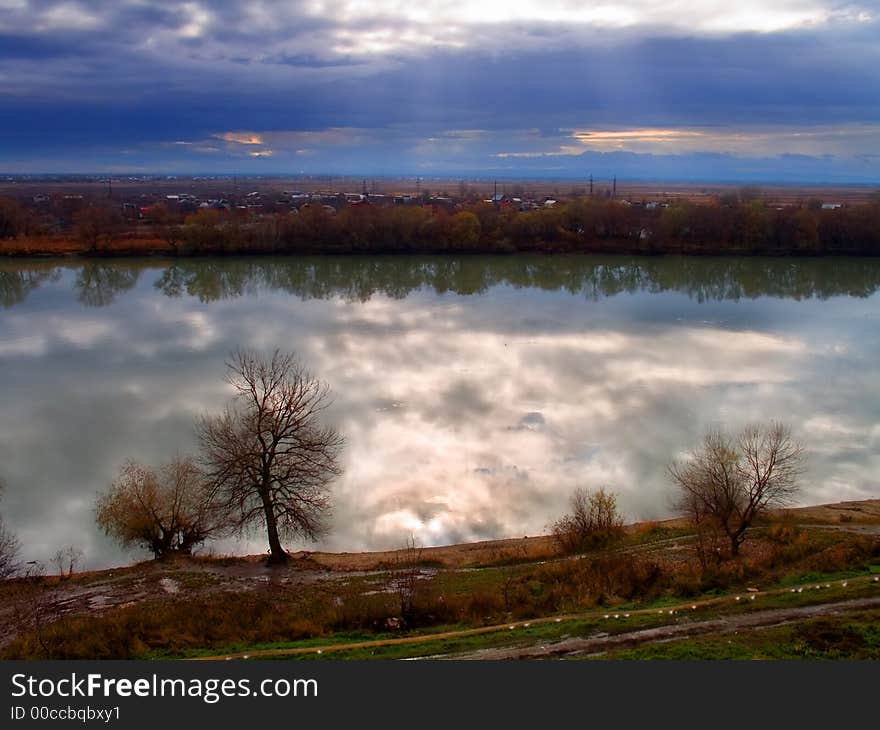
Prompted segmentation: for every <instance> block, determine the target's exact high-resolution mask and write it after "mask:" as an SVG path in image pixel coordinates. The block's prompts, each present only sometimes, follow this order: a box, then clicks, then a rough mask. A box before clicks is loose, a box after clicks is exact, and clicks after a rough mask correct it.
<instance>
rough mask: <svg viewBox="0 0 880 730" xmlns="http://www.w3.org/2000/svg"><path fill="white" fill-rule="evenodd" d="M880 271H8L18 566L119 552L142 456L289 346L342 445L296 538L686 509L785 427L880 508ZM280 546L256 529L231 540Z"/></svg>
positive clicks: (572, 264) (334, 266) (2, 377)
mask: <svg viewBox="0 0 880 730" xmlns="http://www.w3.org/2000/svg"><path fill="white" fill-rule="evenodd" d="M878 287H880V260H878V259H848V258H838V259H784V260H783V259H765V258H749V259H743V258H677V257H657V258H637V257H586V256H544V257H539V256H534V257H532V256H526V255H516V256H506V257H502V256H499V257H477V256H474V257H465V258H454V257H323V258H318V257H316V258H268V257H266V258H228V259H180V260H174V261H171V260H145V261H140V260H137V261H136V260H130V261H129V260H121V261H106V262H105V261H80V260H70V261H61V260H35V259H28V260H23V259H18V260H15V259H6V260H3V261H2V262H0V481H2V482H3V483H5V485H6V489H5V493H4V495H3V499H2V502H0V513H2V514H3V515H4V516H5V519H6V521H7V523H8V525H9V526H10V527H11V528H12V529H13V530H14V531H15V532H16V533H17V534H18V537H19V539H20V541H21V543H22V545H23V549H22V557H23V558H24V559H27V560H31V559H38V560H46V559H47V558H48V557H49V556H50V555H51V554H52V553H53V552H54V551H55V550H56V549H58V548H60V547H63V546H67V545H73V546H76V547H78V548H81V549H82V550H83V551H84V552H85V560H84V563H83V565H84V566H85V567H89V568H99V567H106V566H110V565H115V564H119V563H121V562H126V561H129V560H132V559H136V558H140V557H145V555H146V554H144V553H139V552H137V551H134V552H132V553H130V554H127V555H126V554H123V553H122V552H121V551H120V549H119V548H118V547H116V546H115V545H114V544H113V543H112V542H110V540H108V539H107V538H106V537H105V536H103V534H101V533H100V531H99V530H98V529H97V528H96V526H95V524H94V514H93V513H94V501H95V496H96V494H97V493H98V492H99V491H101V490H103V489H105V488H106V486H107V485H108V484H109V482H110V481H111V480H112V479H113V478H114V476H115V475H116V473H117V472H118V470H119V468H120V466H121V465H122V463H123V462H124V461H125V460H126V459H127V458H134V459H138V460H141V461H144V462H147V463H159V462H161V461H163V460H167V459H168V458H170V457H171V456H173V455H174V454H175V453H177V452H178V451H179V452H181V453H187V452H190V451H192V450H194V449H195V448H196V441H195V436H194V429H193V422H194V419H196V418H197V417H198V416H199V415H201V414H204V413H215V412H218V411H219V410H221V409H222V408H223V407H224V405H225V404H226V403H227V401H228V399H229V396H230V392H229V386H228V385H227V384H226V383H225V382H224V378H223V376H224V360H225V359H226V357H227V355H228V353H229V352H230V351H231V350H232V349H233V348H236V347H248V348H257V349H261V350H271V349H272V348H276V347H278V348H281V349H283V350H294V351H295V352H296V353H298V355H299V357H300V359H301V360H302V361H303V362H304V363H305V364H306V365H307V367H308V368H309V369H310V370H311V371H313V372H314V373H315V374H317V375H319V376H320V377H321V378H322V379H324V380H326V381H327V382H328V383H329V384H330V386H331V388H332V393H333V397H334V401H333V405H332V407H331V408H330V409H329V411H328V412H327V418H328V419H329V420H330V421H332V423H333V424H334V425H335V426H336V427H337V428H338V429H339V430H340V431H341V432H342V433H343V434H344V436H345V438H346V447H345V450H344V455H343V466H344V468H345V474H344V476H343V477H342V478H341V479H339V480H338V482H336V483H335V485H334V487H333V495H334V509H333V518H332V525H333V527H332V531H331V532H330V534H329V535H328V537H327V538H325V539H324V540H323V541H322V542H321V543H320V544H317V545H314V544H304V543H293V544H291V545H289V547H291V548H293V549H298V548H308V549H327V550H346V551H353V550H362V549H381V548H389V547H397V546H402V545H403V544H404V543H405V542H406V540H407V538H408V537H409V536H410V535H412V536H414V537H415V539H416V540H417V541H418V542H419V543H421V544H422V545H426V546H427V545H437V544H444V543H451V542H461V541H471V540H480V539H489V538H497V537H509V536H522V535H535V534H539V533H541V532H543V531H544V530H545V529H546V528H547V525H548V524H549V523H550V522H552V521H553V519H555V518H556V517H558V516H559V515H560V514H561V513H563V512H564V511H565V509H566V505H567V500H568V497H569V495H570V493H571V492H572V490H573V489H574V488H575V487H577V486H589V487H598V486H606V487H608V488H610V489H611V490H613V491H615V492H617V494H618V500H619V504H620V507H621V508H622V511H623V512H624V513H625V515H626V517H627V518H628V519H630V520H637V519H656V518H662V517H667V516H670V515H671V506H670V503H671V496H672V487H671V485H670V483H669V480H668V478H667V476H666V473H665V466H666V464H668V463H669V461H670V460H671V459H673V458H676V457H679V456H681V455H682V454H684V453H686V451H687V450H688V449H689V448H691V447H693V446H694V445H695V444H696V443H697V442H698V440H699V438H700V436H701V434H702V433H703V432H704V431H705V429H706V428H707V427H710V426H717V425H721V426H725V427H728V428H737V427H739V426H741V425H742V424H744V423H746V422H751V421H766V420H769V419H771V418H775V419H780V420H783V421H785V422H786V423H788V424H790V426H791V427H792V430H793V432H794V435H795V437H796V438H798V439H799V440H800V441H802V442H803V444H804V446H805V447H806V451H807V455H808V461H807V466H808V470H807V473H806V474H805V475H804V478H803V489H802V492H801V495H800V498H799V503H801V504H808V503H816V502H828V501H838V500H848V499H864V498H868V497H877V496H880V486H878V484H880V477H878V474H880V377H878V363H880V295H878ZM210 547H212V549H214V550H215V551H218V552H221V553H223V552H263V551H265V548H266V546H265V541H264V540H262V539H261V538H260V535H259V534H255V535H253V536H250V537H246V538H243V539H242V540H239V541H224V542H221V543H218V544H214V545H212V546H210Z"/></svg>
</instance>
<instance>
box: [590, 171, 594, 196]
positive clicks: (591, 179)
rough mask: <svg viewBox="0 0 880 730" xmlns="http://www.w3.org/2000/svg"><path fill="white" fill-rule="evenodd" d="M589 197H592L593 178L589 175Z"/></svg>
mask: <svg viewBox="0 0 880 730" xmlns="http://www.w3.org/2000/svg"><path fill="white" fill-rule="evenodd" d="M590 197H591V198H592V197H593V176H592V175H590Z"/></svg>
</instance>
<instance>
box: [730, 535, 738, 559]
mask: <svg viewBox="0 0 880 730" xmlns="http://www.w3.org/2000/svg"><path fill="white" fill-rule="evenodd" d="M737 555H739V535H731V536H730V556H731V557H732V558H735V557H736V556H737Z"/></svg>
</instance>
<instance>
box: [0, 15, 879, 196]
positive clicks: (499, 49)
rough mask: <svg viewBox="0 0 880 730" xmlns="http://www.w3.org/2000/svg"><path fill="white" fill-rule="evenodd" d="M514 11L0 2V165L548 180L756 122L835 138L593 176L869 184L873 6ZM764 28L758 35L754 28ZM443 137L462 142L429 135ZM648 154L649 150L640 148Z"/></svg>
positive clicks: (712, 148) (874, 90) (642, 162)
mask: <svg viewBox="0 0 880 730" xmlns="http://www.w3.org/2000/svg"><path fill="white" fill-rule="evenodd" d="M453 5H454V4H453ZM521 5H523V7H526V11H522V12H521V11H520V10H518V9H509V12H508V15H509V17H510V19H509V20H508V21H507V22H495V20H494V19H492V22H488V21H487V18H486V17H483V16H479V17H477V11H476V10H473V9H472V7H471V6H467V7H465V6H462V8H460V9H459V11H457V12H458V16H461V17H460V18H459V17H458V16H455V17H453V14H452V10H448V9H447V6H448V7H452V6H450V5H449V3H445V4H444V3H430V2H429V3H427V4H426V5H425V6H420V7H422V8H423V12H422V14H421V15H420V14H419V12H420V11H419V8H416V7H414V6H413V7H410V6H408V5H400V4H394V3H376V4H375V7H373V5H371V6H370V9H369V10H365V9H364V6H363V5H362V4H357V3H340V4H338V7H334V8H330V6H329V5H326V4H324V3H297V4H292V5H284V6H277V5H276V4H270V3H259V2H254V3H248V4H241V3H231V2H228V3H224V2H215V3H210V4H208V3H197V2H189V3H171V2H157V3H150V4H146V3H133V2H93V3H88V4H85V3H82V4H77V3H75V2H49V1H46V2H26V1H25V0H6V1H5V2H0V99H2V103H3V108H4V114H3V116H2V119H0V168H3V169H6V170H8V171H10V172H15V171H18V170H21V171H36V170H37V169H47V168H54V169H74V168H78V169H105V168H119V169H122V168H125V167H129V168H132V169H148V168H152V169H163V168H164V169H168V168H174V169H184V170H186V169H188V170H196V171H197V170H212V169H214V170H221V169H224V170H229V169H241V170H245V171H247V170H250V171H269V172H271V171H296V170H299V169H303V170H306V171H318V170H324V169H326V170H328V171H335V170H363V171H364V172H375V173H378V172H406V171H415V170H417V169H432V170H436V171H438V172H444V171H445V172H449V173H452V174H457V173H465V172H472V171H473V172H478V171H480V170H486V169H492V170H495V171H500V172H504V171H505V170H507V171H509V172H510V173H511V174H516V173H517V172H518V171H527V172H534V173H536V174H552V173H556V174H565V175H568V174H573V173H574V172H575V171H578V172H581V171H582V170H583V167H584V164H585V163H589V164H599V165H601V163H602V162H603V160H602V159H599V160H583V159H579V158H578V155H580V154H581V153H583V152H599V153H603V154H605V153H607V152H609V150H595V149H591V148H586V147H581V148H578V147H577V146H576V145H575V146H574V147H572V146H571V142H570V139H569V137H570V135H571V132H572V130H583V129H606V128H643V127H652V128H653V127H689V128H699V129H709V130H711V129H713V128H716V127H725V128H732V129H735V130H739V131H741V132H742V133H743V134H744V135H745V136H746V137H748V135H749V134H751V133H752V131H751V130H753V129H754V128H756V127H758V128H766V127H768V126H773V127H775V128H776V129H777V130H781V131H782V132H783V133H784V132H785V130H786V129H788V128H791V129H792V134H794V133H795V132H797V131H798V130H799V129H801V128H803V127H805V126H806V127H811V126H812V127H823V128H830V127H835V128H838V127H839V128H842V129H843V130H844V133H843V134H842V135H840V139H839V140H838V141H837V143H836V144H835V145H831V146H830V147H828V148H827V149H824V148H822V146H821V145H820V144H814V145H813V146H809V145H801V146H798V145H799V142H797V140H794V137H792V139H793V140H794V141H793V142H792V143H791V145H789V146H790V147H791V149H785V148H783V149H782V150H781V151H782V152H791V153H797V154H802V155H804V156H805V157H806V158H807V159H803V160H801V159H798V158H790V159H777V154H775V153H770V152H768V151H767V149H766V148H756V149H755V150H754V151H753V152H752V154H748V150H745V151H744V150H742V149H727V148H725V147H724V144H725V143H724V142H723V141H721V142H717V143H716V142H712V141H707V142H706V146H705V148H704V149H698V150H693V149H687V150H676V149H665V148H662V147H660V148H658V149H656V150H646V149H633V148H631V147H626V146H624V151H630V152H637V153H639V157H636V158H634V159H633V160H632V161H631V163H632V164H631V165H629V166H631V167H632V168H633V170H630V169H628V161H627V160H626V159H623V158H618V159H613V160H610V161H609V162H611V163H613V164H612V165H609V167H614V168H615V169H616V171H617V174H620V175H636V174H643V176H644V173H645V169H644V168H645V167H646V166H647V168H648V173H647V174H648V175H662V176H667V177H670V176H671V177H682V176H683V177H704V176H705V175H706V174H707V172H708V173H711V172H712V171H713V170H715V169H716V168H717V169H718V170H720V176H721V177H731V178H739V179H751V178H761V177H765V178H766V177H768V176H769V177H773V176H774V175H777V174H778V173H779V171H780V170H781V171H785V170H787V169H789V168H791V169H792V170H793V172H792V177H793V178H796V179H810V178H814V177H815V175H817V174H819V173H820V172H822V171H823V170H828V169H831V171H832V173H834V176H837V177H841V178H846V177H847V176H850V177H852V178H854V179H859V180H861V179H864V178H865V177H866V176H867V177H870V176H871V174H873V173H871V172H870V164H871V158H870V157H867V158H864V159H863V160H862V161H861V162H859V161H858V160H855V159H854V158H855V157H856V156H857V155H858V154H863V155H868V156H870V155H872V154H878V153H880V134H878V132H877V131H876V130H875V129H873V127H872V126H871V125H880V101H878V100H880V77H878V75H877V74H876V73H875V72H874V69H875V68H877V67H878V65H880V48H878V45H877V43H876V41H875V39H876V37H877V35H878V33H880V22H878V20H877V19H876V14H875V15H872V13H874V11H875V10H876V3H875V4H868V3H862V4H861V5H859V6H858V7H855V6H850V5H845V6H843V5H840V6H838V5H835V4H830V5H828V6H827V7H824V6H822V3H815V8H813V7H805V8H804V9H802V10H799V9H798V8H791V7H787V6H788V5H792V4H790V3H782V4H781V6H780V7H781V10H780V13H781V14H777V15H778V17H777V16H776V15H773V14H772V13H764V15H761V13H757V14H755V13H752V14H750V13H749V12H748V11H749V10H750V6H749V5H748V4H747V5H746V6H744V7H745V10H743V12H741V13H740V14H739V15H736V14H733V15H732V16H731V17H730V18H727V17H726V16H724V13H723V12H722V11H719V10H717V9H715V10H713V7H714V6H716V5H718V4H717V3H715V4H713V3H711V2H709V3H703V4H699V5H700V7H698V8H695V9H694V11H693V13H692V17H690V19H689V23H690V27H691V28H692V30H691V31H690V32H685V31H684V25H685V24H684V23H683V21H681V22H679V24H678V25H675V24H673V25H672V27H669V25H662V23H672V22H673V21H668V20H664V15H663V12H662V8H661V7H660V5H658V4H657V3H653V2H651V1H650V0H644V2H640V3H635V4H634V5H633V9H632V12H631V13H630V15H631V16H632V17H629V16H626V17H624V16H621V17H619V18H618V17H617V16H614V17H612V18H610V19H607V18H606V19H602V18H599V20H596V19H595V18H593V16H591V15H589V14H588V11H587V10H584V8H583V6H582V5H579V4H577V3H565V2H551V3H546V4H543V5H546V6H547V7H546V8H542V4H534V6H533V7H531V8H530V7H529V4H528V3H526V4H521ZM782 6H786V7H782ZM456 7H458V6H456ZM519 7H520V6H517V8H519ZM700 8H702V10H701V9H700ZM490 10H491V9H489V10H486V11H485V13H489V12H490ZM751 10H754V8H751ZM782 11H785V12H782ZM621 12H623V11H621ZM485 13H484V14H485ZM517 13H520V14H519V15H517ZM523 13H525V14H523ZM713 13H714V14H716V15H717V14H718V13H720V14H721V16H723V17H722V18H721V19H722V20H723V21H724V22H723V23H721V24H720V25H719V22H720V21H719V22H716V21H715V16H714V15H713ZM786 13H787V14H786ZM432 14H434V16H436V18H437V19H438V22H436V23H433V24H431V23H430V22H428V21H427V20H426V18H428V20H430V17H432ZM640 14H641V15H640ZM765 16H766V17H765ZM487 17H488V16H487ZM567 18H571V20H572V22H568V21H567V20H566V19H567ZM440 21H443V22H440ZM675 22H678V21H675ZM603 23H604V25H603ZM768 23H769V24H770V25H767V24H768ZM719 28H720V29H721V31H723V32H720V31H719ZM765 29H766V30H772V31H774V32H755V31H757V30H765ZM744 31H745V32H744ZM852 125H862V127H865V125H867V126H868V128H869V129H868V134H867V136H866V135H864V134H862V135H861V136H859V135H855V136H852V135H850V137H847V136H846V130H847V129H848V128H849V127H851V126H852ZM332 128H346V129H358V130H365V131H368V132H369V134H362V135H361V137H360V138H359V139H358V143H357V144H356V145H349V146H345V145H340V144H331V143H328V142H327V141H326V140H324V141H320V140H319V141H318V143H316V144H312V145H308V146H306V145H302V144H299V141H298V140H293V141H285V140H284V139H280V140H279V139H276V140H274V146H273V140H271V139H269V140H268V141H267V142H266V145H265V149H266V150H267V151H269V152H271V155H269V154H266V155H264V156H263V157H261V158H260V159H254V158H252V157H250V156H249V152H253V150H248V149H243V148H241V147H240V146H236V145H234V144H232V145H223V146H221V148H220V149H219V151H217V152H214V151H211V152H208V151H207V150H209V148H211V147H212V146H213V147H215V146H216V145H208V144H205V140H208V139H212V138H213V137H214V135H216V134H218V133H224V132H229V131H237V130H243V131H253V132H257V133H263V132H273V131H274V132H304V131H308V132H321V131H323V130H327V129H332ZM795 128H797V129H795ZM455 130H471V131H474V130H480V131H482V132H484V134H482V135H473V136H471V137H461V136H459V137H456V136H454V135H453V136H449V132H450V131H455ZM863 131H864V130H863ZM174 142H189V143H190V145H189V146H188V147H186V146H176V147H175V146H173V143H174ZM288 142H289V143H288ZM200 150H201V151H200ZM652 151H653V152H657V153H661V154H662V156H663V157H664V159H662V160H657V159H653V158H645V157H642V156H641V155H643V154H645V153H646V152H652ZM695 152H709V153H713V154H723V153H725V152H732V153H734V154H735V155H736V157H737V159H736V160H729V159H727V158H725V157H716V158H700V157H694V156H693V155H694V153H695ZM509 153H513V155H512V156H503V155H508V154H509ZM823 154H831V155H833V156H834V157H835V162H834V163H833V164H831V165H830V166H829V165H828V164H826V163H827V161H825V160H823V158H822V155H823ZM499 155H502V156H501V157H499ZM739 158H745V159H746V161H745V162H740V161H739ZM749 158H751V160H750V159H749ZM90 165H91V168H89V166H90ZM837 168H839V169H837Z"/></svg>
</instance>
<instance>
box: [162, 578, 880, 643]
mask: <svg viewBox="0 0 880 730" xmlns="http://www.w3.org/2000/svg"><path fill="white" fill-rule="evenodd" d="M873 574H874V571H861V575H860V576H859V575H847V576H845V577H846V578H854V577H862V578H864V577H868V576H872V575H873ZM834 575H837V574H834ZM813 577H814V580H813V582H812V585H814V586H815V585H817V584H818V585H821V586H822V588H820V589H818V590H817V589H815V588H806V587H805V588H804V591H803V592H802V593H796V592H795V593H791V592H783V593H779V594H774V595H768V594H766V593H762V594H760V595H757V596H756V597H755V599H754V600H752V599H751V598H750V596H751V595H752V594H750V593H747V592H739V593H737V592H731V593H728V594H724V595H723V596H721V597H718V596H715V595H707V596H702V597H699V598H695V599H693V600H694V603H699V602H700V601H702V600H706V599H715V600H717V603H713V604H711V605H708V606H700V607H699V608H698V609H697V610H696V611H694V612H693V613H691V611H690V610H684V611H682V610H679V611H677V612H676V613H675V614H674V615H672V616H670V615H669V613H668V610H669V609H668V607H669V606H672V605H678V606H681V605H683V602H682V601H681V600H680V599H670V598H669V597H664V598H663V599H660V600H657V601H654V602H651V603H650V605H639V604H631V605H629V606H627V605H620V606H615V607H614V608H608V609H601V610H599V611H595V610H594V611H590V612H589V614H586V615H584V616H582V617H576V618H568V619H562V620H561V621H559V622H556V621H555V620H551V621H549V622H540V623H533V624H532V625H531V626H529V627H528V628H526V627H524V626H522V622H519V621H518V622H513V623H514V624H515V625H516V627H515V628H514V629H513V630H510V629H501V630H498V631H494V632H491V633H485V634H477V635H469V636H461V637H453V638H446V639H438V640H436V641H430V640H427V641H425V642H424V643H419V644H398V645H391V646H384V647H363V648H356V649H349V650H339V651H328V652H326V653H322V654H320V655H319V654H317V653H306V654H293V655H282V656H278V657H274V658H278V659H402V658H413V657H424V656H434V655H446V654H457V653H463V652H473V651H478V650H481V649H490V648H497V647H517V646H534V645H539V644H541V643H551V642H555V641H559V640H561V639H563V638H567V637H588V636H591V635H595V634H596V633H598V632H600V631H601V632H604V633H607V634H611V635H614V634H620V633H625V632H629V631H635V630H639V629H644V628H652V627H657V626H664V625H668V624H670V623H681V622H683V621H684V622H687V621H691V620H701V621H702V620H707V619H711V618H714V617H718V616H727V615H737V614H745V613H751V612H755V611H760V610H767V609H773V608H795V607H800V606H809V605H814V604H817V603H833V602H837V601H843V600H850V599H855V598H862V597H870V596H877V595H878V593H880V585H878V584H877V583H873V582H870V581H864V580H862V581H859V582H854V583H849V584H848V585H847V586H846V587H844V586H843V585H841V581H840V579H836V578H835V579H833V578H832V577H831V574H824V575H821V576H820V574H814V575H813ZM820 577H821V579H822V580H821V582H820ZM832 581H836V582H832ZM826 583H830V587H828V588H826V587H825V585H826ZM737 595H739V596H740V597H741V600H740V601H736V596H737ZM661 610H662V611H663V613H662V614H660V613H659V611H661ZM628 611H645V613H633V614H632V615H631V616H629V617H624V614H625V613H627V612H628ZM655 612H656V613H655ZM606 614H607V615H608V616H609V618H608V619H605V618H604V616H605V615H606ZM615 614H617V615H618V616H619V618H617V619H615V618H613V617H614V615H615ZM466 628H467V627H464V626H459V627H450V626H445V627H435V628H433V629H432V630H431V631H430V632H427V633H418V632H413V633H411V634H408V635H409V636H418V635H423V636H430V634H431V633H442V632H444V631H451V630H461V629H466ZM383 638H391V639H394V638H401V635H400V634H384V635H377V634H372V633H364V634H335V635H334V636H333V637H331V638H325V639H321V638H318V639H309V640H305V641H296V642H280V643H278V642H276V643H269V644H261V645H251V646H240V645H237V646H235V647H232V646H230V647H228V649H227V652H228V653H237V652H243V651H257V650H259V649H268V650H274V649H295V648H309V647H315V648H316V649H317V648H318V647H330V646H332V645H338V644H347V643H354V642H358V641H373V640H377V639H383ZM692 641H694V642H700V641H702V640H701V639H694V640H692ZM706 641H710V639H706ZM725 641H726V639H725ZM724 646H726V644H724ZM743 651H744V652H745V651H747V649H743ZM222 653H224V652H223V651H217V650H216V649H212V650H210V651H201V650H199V651H198V652H193V653H190V654H187V656H213V655H217V654H222ZM178 656H179V655H178Z"/></svg>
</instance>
